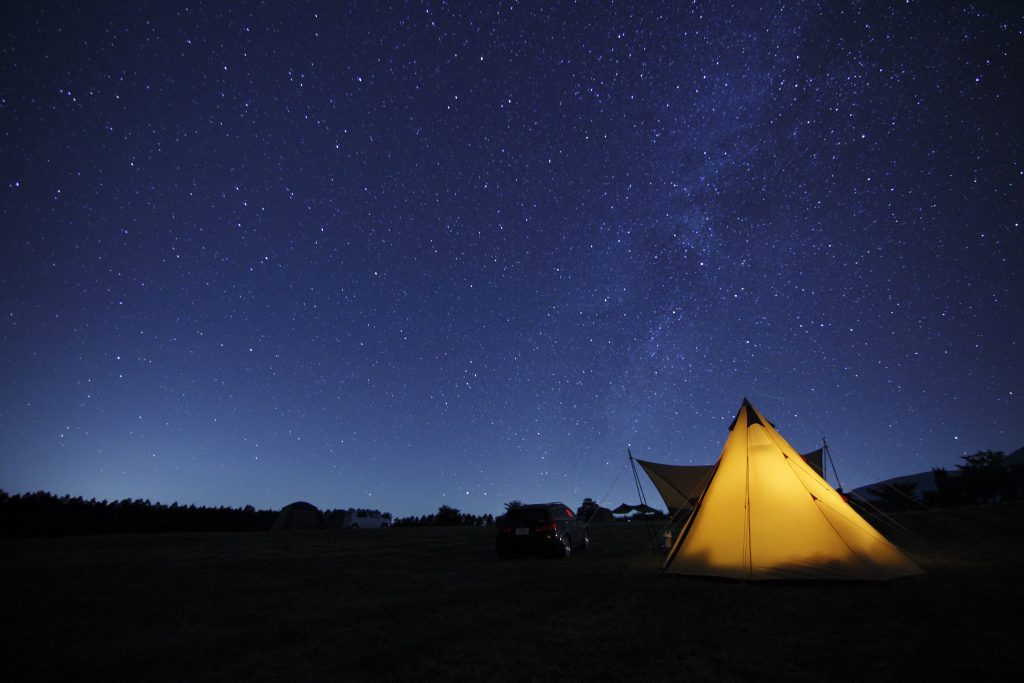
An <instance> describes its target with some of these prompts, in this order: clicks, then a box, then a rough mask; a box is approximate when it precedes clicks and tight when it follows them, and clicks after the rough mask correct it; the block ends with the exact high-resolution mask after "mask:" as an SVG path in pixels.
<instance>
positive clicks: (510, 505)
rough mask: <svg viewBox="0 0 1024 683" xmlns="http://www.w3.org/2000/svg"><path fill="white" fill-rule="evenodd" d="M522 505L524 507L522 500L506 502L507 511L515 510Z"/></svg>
mask: <svg viewBox="0 0 1024 683" xmlns="http://www.w3.org/2000/svg"><path fill="white" fill-rule="evenodd" d="M521 507H523V503H522V501H519V500H510V501H509V502H507V503H505V512H508V511H509V510H514V509H516V508H521Z"/></svg>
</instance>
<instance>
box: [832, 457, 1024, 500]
mask: <svg viewBox="0 0 1024 683" xmlns="http://www.w3.org/2000/svg"><path fill="white" fill-rule="evenodd" d="M1003 464H1004V465H1005V466H1006V467H1013V466H1017V465H1024V447H1022V448H1018V449H1017V450H1015V451H1013V452H1012V453H1010V454H1009V455H1007V456H1006V458H1005V459H1004V460H1003ZM947 471H948V473H949V476H951V477H955V476H957V475H958V472H957V469H956V468H955V467H952V468H948V470H947ZM907 485H913V487H914V488H913V498H914V499H915V500H917V501H921V500H923V499H924V498H925V497H926V496H927V494H929V493H935V492H936V491H938V487H937V486H936V485H935V473H934V471H933V470H928V471H926V472H917V473H915V474H902V475H900V476H898V477H892V478H891V479H884V480H882V481H876V482H875V483H873V484H866V485H864V486H859V487H857V488H855V489H853V490H852V491H850V497H851V498H853V499H854V500H859V499H864V500H868V501H872V502H877V501H878V500H879V496H878V494H877V492H876V490H877V489H876V487H883V488H890V487H894V488H899V487H904V486H907Z"/></svg>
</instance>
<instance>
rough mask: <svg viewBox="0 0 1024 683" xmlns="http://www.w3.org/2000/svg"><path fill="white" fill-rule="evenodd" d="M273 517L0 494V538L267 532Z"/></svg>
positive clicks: (246, 509) (251, 511)
mask: <svg viewBox="0 0 1024 683" xmlns="http://www.w3.org/2000/svg"><path fill="white" fill-rule="evenodd" d="M276 517H277V512H276V511H274V510H257V509H256V508H254V507H253V506H251V505H246V506H245V507H244V508H230V507H203V506H196V505H178V504H177V503H171V504H170V505H165V504H163V503H152V502H150V501H149V500H142V499H131V498H125V499H124V500H114V501H107V500H101V501H97V500H96V499H95V498H92V499H90V500H85V499H84V498H81V497H75V498H72V497H71V496H55V495H53V494H51V493H46V492H45V491H38V492H36V493H24V494H16V495H13V496H12V495H9V494H8V493H6V492H5V491H0V538H30V537H35V536H79V535H87V534H122V533H152V532H173V531H267V530H268V529H270V527H271V525H273V523H274V519H275V518H276Z"/></svg>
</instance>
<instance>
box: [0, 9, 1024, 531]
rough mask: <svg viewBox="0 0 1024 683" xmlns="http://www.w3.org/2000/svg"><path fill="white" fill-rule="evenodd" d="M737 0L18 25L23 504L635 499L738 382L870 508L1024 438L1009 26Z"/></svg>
mask: <svg viewBox="0 0 1024 683" xmlns="http://www.w3.org/2000/svg"><path fill="white" fill-rule="evenodd" d="M723 4H724V3H707V5H706V6H702V5H700V4H694V5H686V6H683V5H682V3H666V4H664V5H662V6H660V7H655V6H654V4H653V3H640V4H639V5H638V6H635V7H631V6H629V5H625V4H616V5H615V6H613V7H605V6H604V5H605V3H595V4H594V6H590V7H588V6H587V5H586V4H582V5H576V4H569V3H566V4H553V5H552V4H534V3H521V4H519V3H511V4H510V3H501V4H492V3H447V4H446V3H426V4H422V3H412V4H407V5H406V4H403V5H402V6H400V7H398V8H394V9H388V8H386V7H385V6H384V5H383V3H356V4H354V5H353V6H341V5H340V3H325V4H323V5H322V6H313V5H304V4H299V3H295V4H293V3H270V5H269V7H268V6H265V5H256V4H252V3H247V4H244V5H243V4H240V3H239V4H233V5H220V4H219V3H213V4H212V5H210V6H206V5H198V4H196V5H192V4H189V5H187V6H185V7H178V6H171V5H165V4H164V3H143V4H141V6H134V7H118V8H114V7H111V8H109V9H106V8H101V7H86V6H80V4H79V3H70V4H68V5H57V4H52V3H47V4H45V6H43V7H38V6H36V4H35V3H30V4H26V6H23V7H21V8H12V7H10V6H8V5H5V9H4V10H3V20H2V22H0V23H2V25H3V27H4V28H3V34H4V40H3V48H2V60H3V61H2V64H3V69H2V73H0V116H2V119H0V120H2V137H0V158H2V159H3V160H4V161H3V173H4V178H3V181H4V182H3V188H4V189H3V192H4V197H3V203H2V230H3V240H2V244H3V249H2V252H3V254H2V256H0V267H2V270H0V277H2V280H0V287H2V302H3V309H2V312H3V323H2V328H0V335H2V337H0V339H2V351H3V354H2V359H0V487H2V488H4V489H5V490H7V491H8V492H20V491H30V490H39V489H42V490H47V491H51V492H54V493H61V494H62V493H70V494H72V495H83V496H85V497H87V498H88V497H96V498H108V499H114V498H117V499H120V498H125V497H130V498H149V499H152V500H154V501H162V502H171V501H179V502H186V503H191V502H195V503H204V504H214V505H244V504H249V503H251V504H254V505H256V506H258V507H275V508H276V507H280V506H281V505H283V504H285V503H288V502H291V501H292V500H296V499H305V500H309V501H310V502H313V503H314V504H316V505H318V506H320V507H323V508H334V507H349V506H356V507H378V508H381V509H386V510H390V511H392V512H394V513H395V514H399V515H406V514H423V513H426V512H430V511H433V510H436V508H437V507H438V506H439V505H441V504H448V505H453V506H455V507H458V508H460V509H462V510H465V511H469V512H476V513H480V512H492V513H493V512H497V511H499V510H501V509H502V503H503V502H505V501H507V500H510V499H513V498H515V499H520V500H527V501H532V500H565V501H566V502H568V503H569V504H571V505H577V504H578V503H579V501H580V500H581V499H582V498H583V497H584V496H591V497H595V498H600V499H601V500H602V502H604V503H607V504H610V505H611V506H614V505H616V504H618V503H620V502H622V500H632V499H634V498H635V497H636V494H635V493H634V492H632V491H631V489H630V487H631V486H632V478H631V475H629V474H628V473H626V472H625V471H624V467H625V466H626V449H627V448H631V449H632V450H633V452H634V454H636V455H640V456H643V457H646V458H649V459H653V460H658V461H662V462H670V463H680V464H686V463H694V464H696V463H708V462H712V461H713V460H714V459H715V458H716V457H717V455H718V452H719V451H720V449H721V445H722V444H723V443H724V441H725V438H726V436H727V428H728V425H729V422H730V421H731V419H732V417H733V415H734V414H735V412H736V410H737V409H738V408H739V405H740V402H741V400H742V398H743V397H744V396H748V397H749V398H750V399H751V401H752V402H753V403H754V404H755V405H756V406H757V407H758V408H759V409H760V410H761V411H762V412H763V413H764V414H765V415H766V416H767V417H768V418H769V419H771V420H772V421H773V422H775V424H776V426H777V427H778V428H779V430H780V432H781V433H782V434H783V435H784V436H786V437H787V439H789V440H790V441H791V442H792V443H793V445H794V446H795V447H796V448H798V449H801V450H810V449H812V448H816V447H817V446H818V445H820V441H821V438H822V437H827V438H828V439H829V443H830V444H831V446H832V451H833V455H834V456H835V457H836V464H837V467H838V470H839V475H840V477H841V478H842V479H843V481H842V483H843V484H844V485H846V486H847V487H851V486H856V485H859V484H864V483H867V482H870V481H874V480H877V479H881V478H885V477H890V476H895V475H897V474H903V473H909V472H916V471H922V470H927V469H928V468H930V467H933V466H945V467H952V466H953V465H954V464H955V463H956V462H958V457H959V456H960V455H962V454H965V453H974V452H975V451H978V450H982V449H990V448H991V449H995V450H1004V451H1006V452H1009V451H1011V450H1014V449H1016V448H1018V447H1020V446H1024V419H1022V418H1024V410H1022V404H1021V394H1022V392H1024V386H1022V383H1024V382H1022V380H1024V373H1022V367H1021V337H1022V328H1024V324H1022V322H1021V314H1022V290H1021V284H1020V283H1021V276H1022V265H1024V244H1022V242H1024V239H1022V232H1021V227H1020V221H1021V218H1022V213H1024V212H1022V197H1024V193H1022V173H1024V165H1022V152H1021V134H1020V129H1021V126H1020V121H1021V112H1022V111H1024V106H1022V105H1024V101H1022V99H1024V98H1022V96H1021V92H1022V87H1021V86H1022V83H1021V78H1020V74H1021V73H1024V59H1022V57H1024V51H1022V43H1024V37H1022V36H1024V33H1022V31H1024V20H1022V14H1021V11H1020V8H1019V6H1016V7H1015V3H1006V5H1005V6H1002V7H1000V6H998V5H994V6H990V4H989V3H982V4H981V5H971V4H959V3H924V2H922V3H907V4H902V3H901V4H898V5H897V4H896V3H890V2H885V3H868V4H858V5H856V6H855V7H852V8H850V7H847V8H843V7H842V6H841V5H842V3H835V7H833V6H832V5H833V3H820V4H818V3H783V4H772V5H770V6H765V5H764V3H750V4H749V6H746V7H740V8H735V7H733V8H724V7H723ZM833 483H835V480H834V479H833Z"/></svg>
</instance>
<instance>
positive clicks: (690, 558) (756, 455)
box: [664, 399, 922, 581]
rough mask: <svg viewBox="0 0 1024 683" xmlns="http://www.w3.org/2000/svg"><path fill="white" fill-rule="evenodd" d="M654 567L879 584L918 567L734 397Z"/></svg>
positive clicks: (758, 577) (734, 575)
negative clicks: (676, 529) (701, 476)
mask: <svg viewBox="0 0 1024 683" xmlns="http://www.w3.org/2000/svg"><path fill="white" fill-rule="evenodd" d="M730 429H731V433H730V434H729V438H728V439H727V440H726V442H725V446H724V447H723V449H722V454H721V456H720V457H719V459H718V464H717V465H715V470H714V473H713V474H712V478H711V482H710V483H709V484H708V487H707V489H706V490H705V492H704V494H703V495H702V496H701V498H700V500H699V501H698V502H697V505H696V506H695V509H694V511H693V514H691V515H690V517H689V519H688V520H687V522H686V524H685V525H684V526H683V528H682V530H681V531H680V533H679V535H678V536H677V538H676V541H675V543H674V544H673V546H672V549H671V551H670V552H669V554H668V557H667V558H666V559H665V565H664V569H665V571H667V572H670V573H674V574H690V575H700V576H720V577H728V578H734V579H749V580H764V579H787V580H793V579H816V580H822V579H834V580H864V581H879V580H885V579H893V578H897V577H902V576H911V575H914V574H921V573H922V571H921V569H920V568H919V567H918V566H917V565H916V564H915V563H914V562H913V561H912V560H911V559H910V558H909V557H907V556H906V555H905V554H903V552H902V551H901V550H900V549H899V548H897V547H896V546H894V545H893V544H892V543H890V542H889V541H887V540H886V539H885V538H884V537H883V536H882V535H881V534H880V533H878V532H877V531H876V530H875V529H874V528H873V527H872V526H871V525H870V524H868V523H867V522H866V521H865V520H864V519H863V518H862V517H861V516H860V515H858V514H857V513H856V512H855V511H854V510H853V508H851V507H850V506H849V504H847V503H846V502H845V501H843V499H842V497H841V496H840V495H839V494H838V493H837V492H836V491H835V489H833V488H832V487H831V486H829V485H828V483H826V482H825V480H824V479H822V478H821V477H819V476H818V475H817V474H816V473H815V472H814V470H813V469H812V468H811V467H810V466H809V465H808V464H807V463H806V462H804V460H803V458H801V457H799V453H797V452H796V451H795V450H793V447H792V446H790V445H789V444H788V443H787V442H786V440H785V439H783V438H782V436H781V435H780V434H779V433H778V432H777V431H775V428H774V427H773V426H772V425H771V424H770V423H769V422H768V421H767V420H766V419H764V417H763V416H762V415H761V414H760V413H759V412H757V410H755V409H754V407H753V406H752V405H750V403H749V402H748V401H747V400H746V399H744V400H743V405H742V407H741V408H740V411H739V413H738V414H737V416H736V420H735V421H734V422H733V425H732V427H731V428H730Z"/></svg>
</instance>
